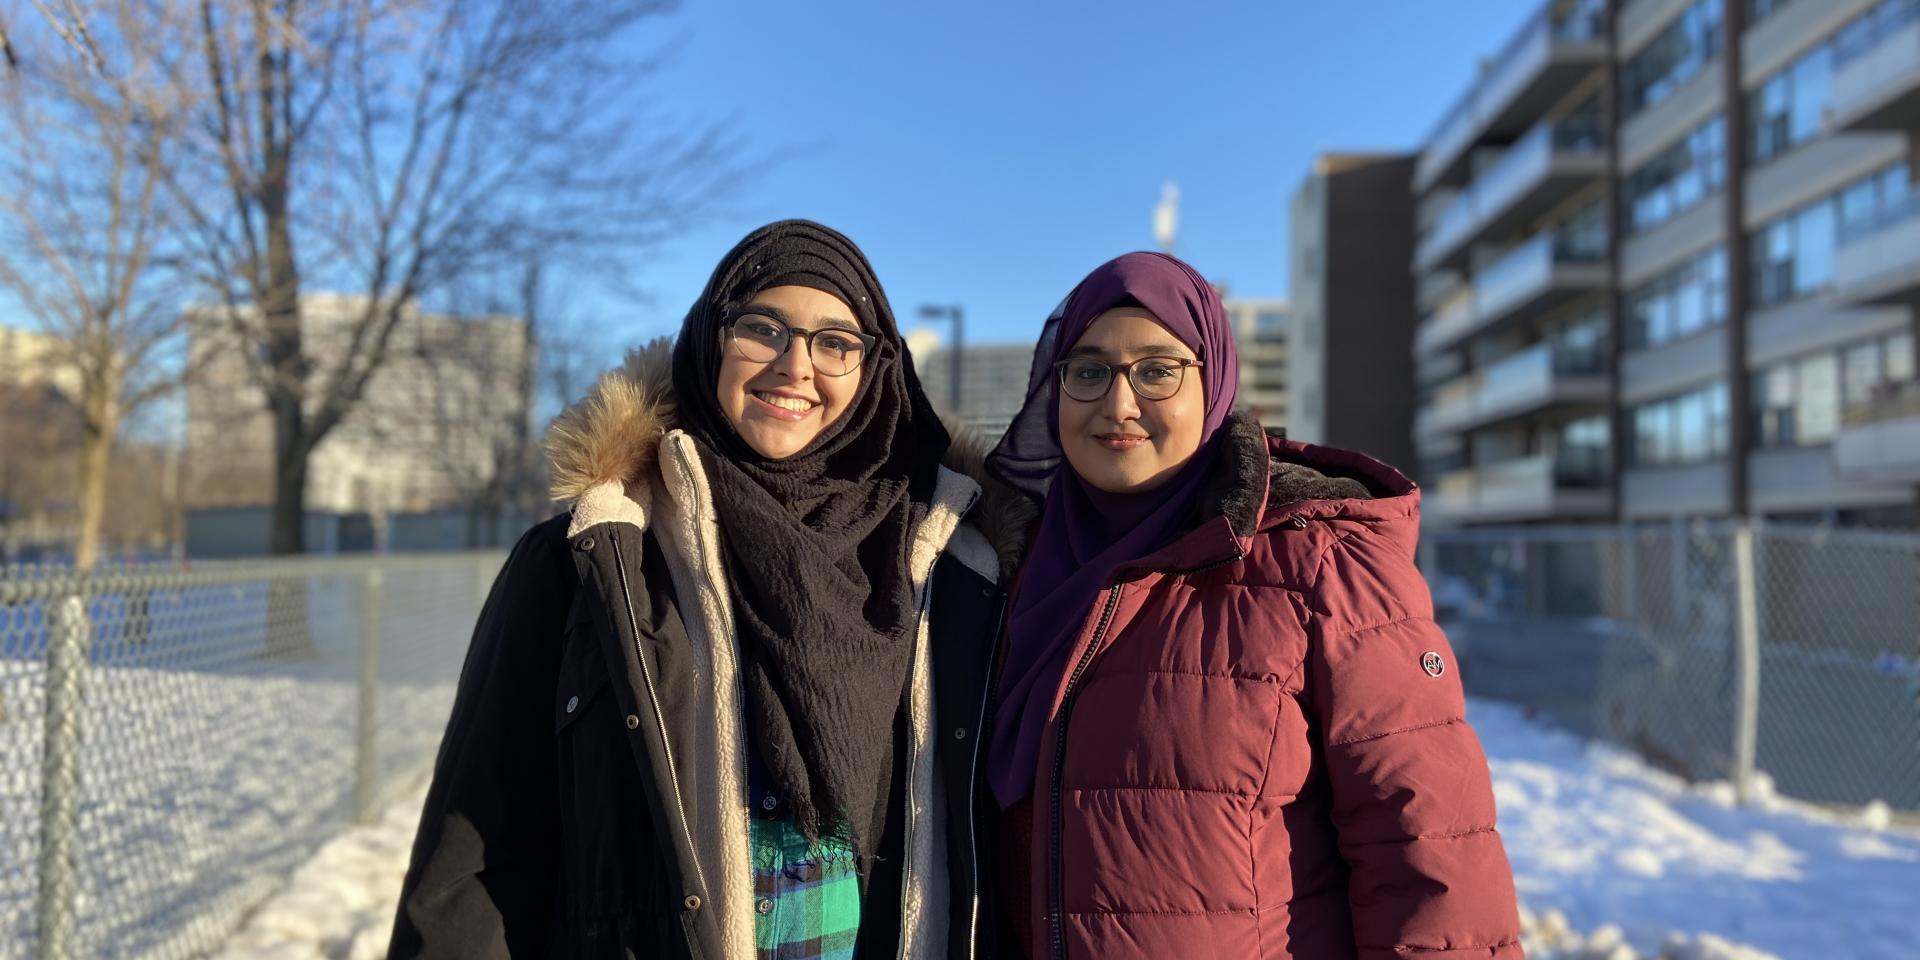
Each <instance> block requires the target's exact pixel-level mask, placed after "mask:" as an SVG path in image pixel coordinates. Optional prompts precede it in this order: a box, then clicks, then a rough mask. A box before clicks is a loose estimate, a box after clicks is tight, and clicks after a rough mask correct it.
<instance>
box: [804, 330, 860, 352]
mask: <svg viewBox="0 0 1920 960" xmlns="http://www.w3.org/2000/svg"><path fill="white" fill-rule="evenodd" d="M814 342H815V343H817V344H819V345H820V349H822V350H830V351H832V352H834V353H852V352H854V351H855V350H858V349H860V341H858V340H855V339H853V338H852V337H842V336H836V335H834V334H827V335H826V336H822V337H815V338H814Z"/></svg>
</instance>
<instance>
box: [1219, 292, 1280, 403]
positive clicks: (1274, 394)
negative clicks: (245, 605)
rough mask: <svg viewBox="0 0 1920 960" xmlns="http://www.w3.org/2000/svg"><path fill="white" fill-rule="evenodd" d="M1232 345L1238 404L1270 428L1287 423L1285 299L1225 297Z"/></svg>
mask: <svg viewBox="0 0 1920 960" xmlns="http://www.w3.org/2000/svg"><path fill="white" fill-rule="evenodd" d="M1225 305H1226V308H1227V317H1228V318H1229V319H1230V320H1232V321H1233V338H1234V346H1235V347H1236V348H1238V351H1239V354H1240V389H1239V394H1238V404H1237V405H1238V406H1239V408H1240V409H1242V410H1245V411H1247V412H1249V413H1251V414H1253V415H1254V417H1256V418H1257V419H1259V421H1260V422H1261V423H1262V424H1264V425H1266V426H1269V427H1284V426H1286V425H1287V328H1288V326H1289V325H1290V324H1291V323H1292V315H1291V314H1290V313H1289V312H1288V310H1287V302H1286V301H1285V300H1271V299H1251V298H1234V297H1228V298H1227V299H1226V301H1225Z"/></svg>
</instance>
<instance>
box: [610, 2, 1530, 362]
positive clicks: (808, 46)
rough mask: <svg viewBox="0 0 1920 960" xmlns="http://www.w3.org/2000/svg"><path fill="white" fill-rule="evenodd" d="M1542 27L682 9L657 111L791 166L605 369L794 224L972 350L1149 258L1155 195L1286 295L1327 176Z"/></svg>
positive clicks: (1197, 245) (1239, 11)
mask: <svg viewBox="0 0 1920 960" xmlns="http://www.w3.org/2000/svg"><path fill="white" fill-rule="evenodd" d="M1538 6H1539V3H1538V0H1440V2H1434V0H1423V2H1422V0H1318V2H1305V0H1270V2H1245V3H1188V4H1181V5H1179V6H1178V7H1176V6H1175V5H1174V4H1171V3H1146V2H1139V0H1114V2H1106V3H1096V2H1084V0H1082V2H1064V0H1032V2H1027V3H1011V2H1001V0H984V2H982V0H975V2H965V3H940V4H934V3H912V2H907V3H882V2H851V3H833V4H831V5H822V4H796V3H774V2H765V0H753V2H715V0H688V2H687V3H686V6H685V9H684V10H683V11H682V12H680V13H678V14H676V15H674V16H673V17H672V18H671V19H670V20H668V21H660V22H659V23H658V24H657V25H656V28H657V30H658V28H665V29H670V30H673V31H675V32H676V34H677V35H679V36H682V37H683V38H684V39H683V42H682V44H681V45H680V47H679V48H678V52H677V54H676V56H675V58H674V61H673V63H672V65H671V66H670V67H669V68H668V69H667V70H666V71H665V73H664V74H663V75H661V76H659V77H658V78H657V86H655V87H654V88H653V92H654V93H655V94H657V97H658V99H657V101H656V102H657V103H658V104H659V105H660V106H661V107H662V108H663V109H665V110H668V111H671V112H674V113H678V114H680V115H682V116H691V117H733V118H736V120H737V124H738V130H739V132H740V133H741V134H742V135H743V139H744V140H745V141H746V143H748V144H749V145H750V147H749V149H751V150H753V151H756V152H759V153H761V154H763V155H772V156H779V157H782V158H783V159H782V161H781V162H780V163H778V164H777V165H775V167H774V169H773V170H772V171H770V172H769V173H766V174H765V175H763V176H761V177H759V178H758V179H756V180H754V181H752V182H750V183H749V184H747V185H746V186H745V188H744V189H743V190H742V191H741V192H740V193H739V194H738V195H737V196H736V197H734V198H733V200H732V201H730V203H729V204H728V205H727V209H725V210H724V211H722V212H721V214H720V215H719V216H717V217H715V218H714V219H713V221H712V222H711V223H710V224H709V225H708V226H705V227H703V228H701V229H699V230H697V231H695V232H693V233H690V234H688V235H686V236H685V237H683V238H681V239H679V240H677V241H675V242H673V243H671V244H669V245H668V246H667V247H665V248H664V249H662V250H660V251H658V252H657V255H656V256H653V257H649V258H648V262H647V263H646V264H645V266H644V268H643V269H640V270H638V271H637V272H636V273H635V274H634V275H633V277H632V278H631V281H632V282H634V283H636V284H637V285H638V286H639V287H640V288H641V289H643V290H645V291H646V292H647V294H648V297H647V299H646V300H645V301H643V302H638V303H635V302H630V301H625V300H622V301H618V302H613V301H606V302H594V303H592V304H591V306H593V307H594V309H593V310H592V313H593V314H594V315H596V316H597V317H602V318H603V319H604V320H606V321H608V322H606V323H605V324H604V326H601V327H600V328H599V329H603V330H604V331H605V333H606V336H607V347H608V349H609V351H610V352H611V351H614V350H618V349H619V348H620V347H622V346H624V345H625V344H627V343H630V342H632V341H634V340H637V339H642V338H646V337H650V336H654V335H659V334H666V333H671V332H673V330H674V329H676V328H677V326H678V323H679V320H680V316H681V314H682V313H683V312H684V311H685V309H686V306H687V305H688V304H689V303H691V302H692V300H693V298H694V297H695V296H696V295H697V294H698V293H699V290H700V288H701V286H702V284H703V283H704V282H705V280H706V276H707V273H708V272H709V271H710V270H711V269H712V267H713V264H714V262H715V261H716V260H718V259H719V257H720V255H721V254H723V253H725V252H726V250H727V248H728V247H730V246H731V245H732V244H733V242H734V241H735V240H737V239H738V238H739V237H740V236H741V235H743V234H745V233H746V232H747V231H748V230H750V229H751V228H752V227H754V226H756V225H758V224H760V223H762V222H765V221H767V220H772V219H777V218H780V217H788V216H803V217H810V218H813V219H816V220H820V221H822V222H824V223H827V224H829V225H831V226H834V227H836V228H838V229H840V230H842V231H844V232H846V233H847V234H848V235H849V236H851V237H852V238H853V239H854V240H855V241H856V242H858V243H859V244H860V245H861V246H862V247H863V248H864V249H865V250H866V251H867V253H868V255H869V256H870V257H871V258H872V259H873V262H874V266H875V268H876V270H877V271H878V273H879V275H880V279H881V282H882V283H883V284H884V285H885V286H886V288H887V292H888V295H889V297H890V298H891V299H892V301H893V304H894V309H895V311H896V312H897V313H898V314H899V315H900V317H901V320H902V323H903V325H906V326H909V327H910V326H912V325H913V323H914V320H913V318H912V314H913V313H914V311H915V308H916V307H917V306H918V305H919V304H921V303H926V302H938V303H959V304H962V305H963V306H964V307H965V309H966V313H967V325H968V331H967V332H968V338H969V339H970V340H976V341H984V340H1014V339H1023V338H1027V337H1030V336H1032V335H1033V332H1034V331H1036V330H1037V328H1038V324H1039V322H1040V320H1041V319H1042V318H1043V317H1044V315H1045V313H1046V311H1047V310H1048V309H1050V308H1051V307H1052V306H1053V304H1054V303H1055V302H1056V301H1058V300H1059V298H1060V297H1061V296H1063V295H1064V294H1065V293H1066V292H1067V290H1068V289H1069V288H1071V287H1072V285H1073V283H1074V282H1075V281H1077V280H1078V279H1079V278H1080V277H1081V276H1082V275H1084V274H1085V273H1086V272H1087V271H1088V270H1090V269H1092V268H1093V267H1094V266H1095V265H1097V264H1099V263H1100V262H1101V261H1103V260H1105V259H1107V258H1108V257H1111V256H1113V255H1115V254H1118V253H1122V252H1125V251H1127V250H1132V249H1140V248H1150V247H1151V246H1152V245H1153V236H1152V231H1151V213H1152V209H1153V206H1154V204H1155V202H1156V201H1157V200H1158V199H1159V196H1160V184H1161V183H1162V182H1163V181H1166V180H1173V181H1176V182H1178V183H1179V185H1180V188H1181V194H1182V196H1181V209H1180V221H1181V222H1180V238H1179V244H1178V249H1177V251H1176V252H1177V253H1179V254H1180V255H1181V256H1182V257H1184V258H1186V259H1188V260H1189V261H1191V262H1192V263H1194V264H1195V265H1196V266H1197V267H1198V268H1199V269H1200V270H1201V272H1202V273H1204V274H1206V275H1207V276H1209V277H1211V278H1213V279H1214V280H1216V281H1220V282H1225V283H1226V284H1228V286H1229V287H1230V289H1231V292H1232V293H1234V294H1236V295H1243V296H1275V295H1284V294H1285V293H1286V283H1287V281H1286V215H1287V201H1288V198H1289V197H1290V196H1291V194H1292V192H1293V190H1294V188H1295V187H1296V186H1297V185H1298V184H1299V182H1300V179H1301V178H1302V177H1303V176H1304V175H1305V174H1306V172H1307V169H1308V167H1309V165H1310V164H1311V162H1312V159H1313V157H1314V155H1315V154H1316V153H1318V152H1320V151H1322V150H1329V149H1361V150H1378V149H1412V148H1414V147H1416V146H1417V144H1418V143H1419V141H1420V140H1421V138H1422V137H1424V136H1425V134H1426V133H1427V131H1428V130H1430V129H1431V128H1432V126H1433V125H1434V123H1435V122H1436V121H1437V120H1438V119H1439V117H1440V115H1441V113H1442V112H1443V111H1444V110H1445V109H1446V108H1447V107H1448V106H1449V105H1450V104H1451V103H1452V102H1453V100H1454V99H1455V98H1456V97H1457V96H1458V95H1459V94H1460V93H1461V91H1462V90H1464V89H1465V87H1466V85H1467V83H1468V81H1469V79H1470V78H1471V76H1472V74H1473V70H1474V64H1475V63H1476V61H1477V60H1478V59H1479V58H1481V57H1483V56H1487V55H1490V54H1492V53H1494V52H1495V51H1497V50H1499V49H1500V47H1501V45H1502V44H1504V43H1505V41H1506V40H1507V38H1508V37H1509V36H1511V35H1512V33H1513V32H1514V31H1515V30H1517V29H1518V28H1519V26H1520V24H1521V23H1522V22H1523V21H1524V20H1525V18H1526V17H1527V16H1528V15H1529V14H1530V13H1532V12H1533V11H1534V10H1535V9H1536V8H1537V7H1538ZM583 305H584V304H583ZM596 339H597V338H596Z"/></svg>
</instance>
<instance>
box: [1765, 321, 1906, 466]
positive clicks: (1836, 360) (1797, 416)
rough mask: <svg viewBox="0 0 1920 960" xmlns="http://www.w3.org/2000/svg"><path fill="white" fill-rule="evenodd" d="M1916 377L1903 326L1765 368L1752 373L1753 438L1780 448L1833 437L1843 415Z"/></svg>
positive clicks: (1812, 442) (1828, 439)
mask: <svg viewBox="0 0 1920 960" xmlns="http://www.w3.org/2000/svg"><path fill="white" fill-rule="evenodd" d="M1912 376H1913V334H1912V333H1911V332H1909V331H1905V330H1903V331H1900V332H1899V333H1891V334H1887V335H1885V336H1880V337H1875V338H1873V339H1871V340H1866V341H1863V342H1860V343H1855V344H1850V345H1848V346H1845V347H1842V348H1840V349H1838V350H1824V351H1821V352H1819V353H1814V354H1809V355H1807V356H1803V357H1795V358H1794V359H1791V360H1783V361H1781V362H1779V363H1776V364H1773V365H1771V366H1768V367H1765V368H1763V369H1761V370H1759V371H1757V372H1755V373H1754V375H1753V421H1754V423H1753V442H1754V445H1755V446H1757V447H1762V448H1766V449H1779V448H1784V447H1804V446H1812V445H1816V444H1823V443H1831V442H1833V437H1834V434H1836V433H1838V432H1839V430H1840V419H1841V415H1842V414H1843V413H1844V412H1845V411H1846V410H1848V409H1850V408H1853V407H1856V406H1860V405H1861V404H1864V403H1867V402H1869V401H1871V400H1872V399H1873V398H1874V396H1875V395H1876V394H1878V393H1879V392H1880V391H1881V390H1882V389H1884V388H1885V387H1886V385H1888V384H1892V383H1899V382H1901V381H1904V380H1908V379H1911V378H1912Z"/></svg>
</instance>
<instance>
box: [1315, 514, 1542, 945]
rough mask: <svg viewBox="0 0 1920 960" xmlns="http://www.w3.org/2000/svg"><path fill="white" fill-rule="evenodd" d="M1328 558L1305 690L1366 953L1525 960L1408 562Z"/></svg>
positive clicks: (1457, 714) (1458, 707)
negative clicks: (1310, 702)
mask: <svg viewBox="0 0 1920 960" xmlns="http://www.w3.org/2000/svg"><path fill="white" fill-rule="evenodd" d="M1398 554H1399V551H1398V550H1395V549H1393V548H1392V546H1391V545H1389V544H1384V543H1369V542H1368V540H1367V539H1366V536H1365V534H1364V533H1362V534H1359V535H1355V536H1352V537H1348V538H1347V539H1346V541H1344V542H1342V543H1341V544H1338V545H1336V546H1335V547H1334V548H1333V549H1332V550H1331V551H1330V553H1329V556H1328V562H1327V564H1326V565H1325V566H1324V567H1323V572H1322V576H1321V578H1320V581H1321V584H1320V589H1319V593H1320V595H1319V596H1318V598H1317V599H1318V601H1319V603H1318V604H1316V605H1317V606H1319V607H1320V610H1319V613H1320V615H1319V616H1317V617H1316V618H1315V620H1316V621H1317V623H1316V626H1315V629H1314V631H1313V639H1314V641H1315V642H1314V643H1313V644H1312V647H1311V653H1310V655H1309V656H1310V660H1309V663H1308V670H1309V671H1310V672H1309V674H1308V677H1307V682H1308V689H1309V693H1310V696H1311V700H1312V704H1313V710H1314V713H1315V719H1316V720H1317V721H1318V722H1317V727H1318V729H1319V735H1320V737H1321V743H1320V746H1321V748H1322V750H1323V752H1324V756H1325V761H1326V769H1327V774H1328V778H1329V780H1330V783H1331V787H1332V793H1333V824H1334V828H1335V830H1336V831H1337V832H1338V839H1339V849H1340V852H1341V855H1342V856H1343V857H1344V858H1345V859H1346V861H1347V864H1348V867H1349V868H1350V871H1351V873H1350V879H1349V881H1348V900H1349V904H1350V908H1351V909H1352V911H1353V930H1354V940H1355V944H1356V946H1357V947H1358V952H1359V955H1360V956H1361V957H1363V958H1389V957H1412V956H1418V957H1422V958H1431V960H1452V958H1462V960H1464V958H1467V957H1474V958H1480V960H1487V958H1494V960H1519V958H1520V957H1521V956H1522V951H1521V947H1520V942H1519V927H1520V925H1519V917H1518V911H1517V908H1516V905H1515V899H1514V888H1513V871H1512V868H1511V867H1510V866H1509V865H1508V863H1507V854H1506V849H1505V847H1504V846H1503V845H1502V843H1501V841H1500V835H1499V833H1498V832H1497V831H1496V830H1495V828H1494V802H1493V784H1492V778H1491V776H1490V774H1489V772H1488V769H1487V759H1486V756H1485V754H1484V753H1483V752H1482V750H1481V747H1480V741H1479V739H1478V738H1477V737H1475V736H1474V733H1473V730H1472V729H1471V728H1470V727H1468V726H1467V722H1466V701H1465V697H1464V695H1463V693H1462V692H1461V687H1460V680H1459V676H1458V674H1457V672H1456V671H1455V670H1454V661H1453V651H1452V649H1451V648H1450V647H1449V646H1448V644H1447V639H1446V636H1445V635H1444V634H1443V633H1441V631H1440V629H1439V627H1438V626H1437V625H1436V624H1435V623H1434V621H1433V617H1432V602H1431V599H1430V597H1429V596H1428V593H1427V588H1426V584H1425V582H1424V581H1423V580H1422V579H1421V578H1420V576H1419V573H1418V572H1417V570H1415V568H1414V565H1413V562H1412V558H1411V557H1407V556H1400V555H1398Z"/></svg>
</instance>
